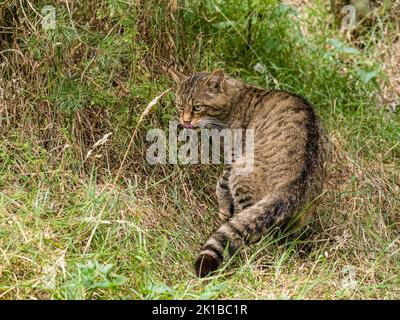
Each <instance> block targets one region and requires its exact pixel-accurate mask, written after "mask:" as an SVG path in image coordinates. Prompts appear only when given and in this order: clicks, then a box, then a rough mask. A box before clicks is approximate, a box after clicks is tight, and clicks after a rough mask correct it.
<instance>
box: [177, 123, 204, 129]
mask: <svg viewBox="0 0 400 320" xmlns="http://www.w3.org/2000/svg"><path fill="white" fill-rule="evenodd" d="M178 128H179V129H194V130H196V129H199V128H200V126H199V125H198V124H193V123H181V122H180V123H179V124H178Z"/></svg>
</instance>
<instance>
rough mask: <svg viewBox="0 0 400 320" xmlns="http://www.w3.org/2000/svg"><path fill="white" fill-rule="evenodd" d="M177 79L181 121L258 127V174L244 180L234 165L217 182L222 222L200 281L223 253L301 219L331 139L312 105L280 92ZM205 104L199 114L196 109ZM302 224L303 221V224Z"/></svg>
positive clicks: (200, 78) (228, 81)
mask: <svg viewBox="0 0 400 320" xmlns="http://www.w3.org/2000/svg"><path fill="white" fill-rule="evenodd" d="M170 72H171V73H172V74H173V76H174V78H175V80H176V81H177V84H178V85H177V90H176V104H177V105H178V106H179V107H180V110H181V121H183V120H185V121H191V123H192V124H193V127H194V128H196V127H204V126H202V123H203V124H204V123H206V122H207V121H208V122H207V123H208V124H213V123H216V124H219V127H228V128H232V129H235V128H242V129H254V133H255V135H254V171H253V173H252V174H250V175H246V176H244V175H239V174H238V167H237V166H236V165H235V163H233V164H232V165H231V166H229V167H227V168H226V170H225V171H224V173H223V175H222V176H221V178H220V180H219V181H218V184H217V198H218V203H219V209H220V212H221V214H220V218H221V219H222V221H223V224H222V225H221V227H219V228H218V229H217V230H216V231H215V232H214V233H213V234H212V235H211V236H210V238H209V239H208V241H207V242H206V243H205V245H204V246H203V247H202V249H201V252H200V254H199V256H198V258H197V260H196V263H195V269H196V273H197V275H199V276H201V277H203V276H206V275H208V274H210V273H211V272H213V271H215V270H217V269H218V268H219V266H220V265H221V263H222V262H223V260H224V259H225V258H226V255H228V256H230V255H233V254H235V253H236V252H237V251H238V250H239V248H240V247H241V246H242V245H244V244H250V243H253V242H256V241H258V240H260V239H261V237H262V236H263V235H264V234H265V233H266V232H267V231H268V230H269V229H270V228H271V226H273V225H276V224H279V223H281V222H285V221H287V220H288V219H291V218H293V217H295V216H296V214H297V213H298V212H299V211H300V210H302V209H303V208H304V207H305V205H307V204H308V203H309V202H310V201H312V200H314V199H315V198H316V197H317V196H318V195H319V194H320V193H321V191H322V185H323V180H324V175H325V169H324V167H325V164H326V161H327V158H328V139H327V136H326V133H325V130H324V128H323V126H322V124H321V122H320V120H319V118H318V116H317V115H316V113H315V110H314V108H313V107H312V105H311V104H310V103H309V102H307V101H306V100H305V99H304V98H302V97H300V96H297V95H295V94H291V93H289V92H286V91H280V90H265V89H262V88H257V87H254V86H250V85H247V84H245V83H243V82H241V81H238V80H235V79H233V78H231V77H227V76H225V75H224V74H223V73H222V71H220V70H217V71H215V72H214V73H212V74H209V73H196V74H194V75H192V76H190V77H186V76H184V75H182V74H177V73H175V72H174V71H170ZM196 105H197V106H199V105H201V106H202V107H201V108H198V109H200V110H201V111H200V112H195V109H194V106H196ZM302 220H304V219H302Z"/></svg>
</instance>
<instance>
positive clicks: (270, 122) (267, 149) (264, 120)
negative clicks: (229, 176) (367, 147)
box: [249, 90, 328, 187]
mask: <svg viewBox="0 0 400 320" xmlns="http://www.w3.org/2000/svg"><path fill="white" fill-rule="evenodd" d="M266 92H267V93H266V95H265V97H264V98H263V101H262V103H260V104H259V106H258V107H257V108H255V110H254V116H253V119H252V121H251V123H250V126H249V128H253V129H254V137H255V139H254V141H255V162H256V165H258V166H259V168H260V169H261V171H263V172H265V173H266V174H267V177H268V179H267V180H268V182H269V185H270V186H271V187H272V186H274V185H281V184H282V183H284V184H286V183H285V181H286V182H289V181H297V182H299V183H300V184H304V183H305V184H307V185H310V184H312V185H321V182H322V179H323V176H324V166H325V163H326V161H327V157H328V139H327V135H326V131H325V129H324V127H323V125H322V122H321V120H320V119H319V116H318V115H317V112H316V110H315V109H314V107H313V105H312V104H311V103H309V102H308V101H307V100H306V99H305V98H303V97H301V96H299V95H296V94H293V93H290V92H287V91H281V90H272V91H266ZM267 177H264V178H267ZM291 185H293V184H292V183H291Z"/></svg>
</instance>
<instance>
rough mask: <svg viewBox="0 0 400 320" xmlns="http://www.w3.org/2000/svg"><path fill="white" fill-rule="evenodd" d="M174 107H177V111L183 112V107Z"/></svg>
mask: <svg viewBox="0 0 400 320" xmlns="http://www.w3.org/2000/svg"><path fill="white" fill-rule="evenodd" d="M176 107H177V109H178V110H179V111H181V112H182V111H183V106H181V105H179V104H177V105H176Z"/></svg>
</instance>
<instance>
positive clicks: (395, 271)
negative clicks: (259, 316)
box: [0, 0, 400, 299]
mask: <svg viewBox="0 0 400 320" xmlns="http://www.w3.org/2000/svg"><path fill="white" fill-rule="evenodd" d="M22 4H23V6H22V7H21V6H20V5H19V2H18V1H9V2H7V4H4V3H3V4H1V5H0V22H2V23H0V25H1V26H2V27H0V52H1V55H0V57H1V58H0V59H2V60H0V74H1V76H0V97H1V99H0V299H49V298H51V299H67V298H68V299H195V298H196V299H217V298H240V299H241V298H249V299H313V298H317V299H348V298H350V299H376V298H385V299H398V298H399V297H400V292H399V289H398V288H399V285H400V278H399V273H400V265H399V261H400V260H399V250H400V246H399V227H400V225H399V219H398V213H399V212H400V196H399V194H400V182H399V181H400V177H399V173H400V170H399V169H400V166H399V157H400V145H399V141H400V113H399V111H398V110H397V111H396V112H390V111H388V110H387V109H385V108H380V107H379V104H378V102H377V100H376V97H377V96H378V94H379V90H380V89H381V87H382V85H383V84H384V83H385V71H384V68H383V65H384V61H382V56H381V53H380V51H381V49H382V47H386V48H387V47H390V46H391V45H392V43H393V41H395V32H394V30H396V29H395V21H394V20H393V19H391V18H390V17H391V15H392V14H393V15H394V14H395V13H394V12H395V10H393V12H392V11H390V10H389V9H388V10H387V11H384V12H380V16H379V19H380V20H379V21H380V24H378V25H377V26H375V27H374V28H373V29H371V30H370V31H369V32H368V33H367V34H364V35H361V36H359V38H358V39H357V41H358V43H360V42H361V43H363V44H364V45H363V46H356V45H355V44H354V42H351V41H349V40H348V39H347V38H346V37H345V36H344V35H343V34H341V33H340V32H339V30H338V29H337V28H336V27H335V25H334V18H333V16H332V15H331V13H330V12H329V11H328V10H327V8H326V6H325V5H324V1H314V2H313V4H310V5H309V6H308V7H306V8H305V9H304V11H305V13H306V15H304V14H301V15H300V14H299V13H297V11H296V9H295V8H294V7H288V6H282V5H279V3H278V1H275V0H269V1H267V0H265V1H256V0H251V1H244V2H242V1H226V2H222V1H216V0H207V1H191V2H190V3H189V2H184V1H182V2H180V4H181V6H180V9H179V10H178V11H174V10H173V9H172V8H170V7H168V6H167V5H166V3H165V1H158V0H152V1H135V2H133V1H119V0H108V1H96V2H94V1H82V2H80V3H76V4H75V5H74V6H72V5H71V4H69V6H66V5H65V2H64V1H54V2H53V5H54V6H55V7H56V9H57V29H55V30H48V31H45V30H42V29H41V27H40V17H39V16H38V15H37V14H36V13H35V11H33V10H32V6H33V4H32V2H30V1H22ZM48 4H49V3H48V2H47V1H36V2H35V4H34V8H35V9H36V11H37V12H40V10H41V8H42V7H43V6H44V5H48ZM15 16H26V19H21V20H18V22H16V23H17V25H14V22H13V21H14V20H13V17H15ZM72 22H73V23H72ZM17 26H18V28H16V27H17ZM257 63H261V64H263V65H264V68H265V69H264V70H265V71H264V72H261V73H260V72H257V71H255V69H254V66H255V65H256V64H257ZM168 64H174V65H177V66H179V68H180V69H182V70H184V71H185V72H192V71H195V70H212V69H214V68H217V67H220V68H223V69H224V70H225V71H226V72H227V73H229V74H231V75H233V76H236V77H238V78H241V79H243V80H244V81H247V82H249V83H253V84H256V85H261V86H265V87H270V88H272V87H276V88H280V89H286V90H290V91H293V92H296V93H298V94H301V95H304V96H305V97H307V98H308V99H309V100H310V101H311V102H312V103H313V104H314V105H315V106H316V108H317V110H318V112H319V113H320V114H321V117H322V119H323V121H324V123H325V125H326V127H327V128H328V130H329V133H330V137H331V142H332V162H331V164H330V169H329V175H328V178H327V182H326V185H325V190H324V195H323V196H322V199H321V202H320V204H319V205H318V216H317V217H316V218H315V221H312V222H311V223H310V225H309V227H308V228H307V229H305V230H304V232H303V233H302V234H300V235H293V236H290V237H284V236H283V235H282V234H281V233H280V232H279V231H277V230H273V232H272V233H271V234H269V235H266V236H265V238H264V239H263V240H262V241H261V242H260V243H258V244H255V245H252V246H250V247H249V248H246V249H245V250H244V251H243V252H241V253H240V254H239V255H238V256H236V257H234V258H233V259H231V260H230V261H229V262H228V263H227V264H225V265H224V267H223V269H222V270H221V272H220V273H218V274H216V275H215V276H213V277H211V278H209V279H198V278H196V277H195V276H194V273H193V262H194V259H195V257H196V254H197V253H198V251H199V248H200V247H201V245H202V244H203V243H204V241H205V240H206V238H207V236H208V235H209V234H210V233H211V231H212V230H214V229H215V228H216V227H217V226H218V218H217V216H218V213H217V212H218V210H217V207H216V198H215V183H216V181H217V177H218V174H219V173H220V172H221V169H222V168H221V167H213V166H200V165H197V166H183V165H180V166H172V165H167V166H155V167H153V166H150V165H149V164H147V163H146V160H145V151H146V148H147V146H148V145H147V143H146V142H145V135H146V131H147V130H148V129H150V128H155V127H157V128H167V126H168V121H169V120H171V119H174V117H175V111H174V107H173V103H172V101H173V95H172V94H169V95H167V96H165V97H164V98H163V99H162V100H161V101H160V102H159V103H158V105H157V106H155V107H154V108H153V109H152V110H151V112H150V113H149V114H148V115H147V116H146V117H145V118H144V120H143V121H141V122H140V120H139V119H140V115H141V114H142V112H143V110H144V109H145V108H146V105H147V104H148V103H149V102H150V101H151V100H152V99H153V98H154V97H155V96H157V95H159V94H160V93H161V92H162V91H164V90H165V89H167V88H168V87H169V86H171V82H170V81H169V80H168V79H167V77H166V76H165V75H164V73H163V71H162V68H161V66H166V65H168ZM388 82H390V79H386V83H388ZM134 132H136V133H135V136H134V139H133V145H132V146H131V148H130V149H129V150H128V151H129V152H128V154H127V158H126V161H125V162H124V163H122V159H123V158H124V155H125V153H126V151H127V148H128V145H129V141H130V139H131V136H132V134H133V133H134ZM108 133H112V134H111V135H110V136H108V140H107V141H106V142H105V143H104V144H103V145H101V146H98V147H96V148H94V147H93V146H94V144H95V143H96V142H97V141H99V140H100V139H101V138H102V137H104V136H105V135H106V134H108ZM90 151H91V153H90V155H89V156H88V154H89V152H90ZM120 168H121V171H120V172H119V174H118V171H119V169H120ZM349 268H350V270H351V272H350V273H351V274H353V273H354V280H355V282H354V283H353V285H352V286H350V287H346V283H347V282H346V279H347V277H348V274H347V273H346V270H348V269H349Z"/></svg>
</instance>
